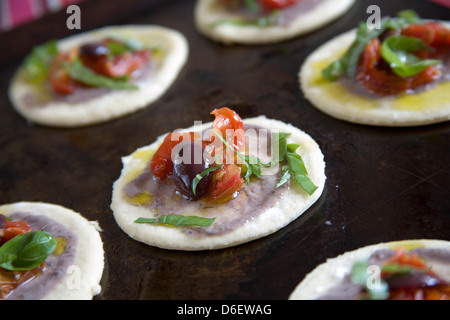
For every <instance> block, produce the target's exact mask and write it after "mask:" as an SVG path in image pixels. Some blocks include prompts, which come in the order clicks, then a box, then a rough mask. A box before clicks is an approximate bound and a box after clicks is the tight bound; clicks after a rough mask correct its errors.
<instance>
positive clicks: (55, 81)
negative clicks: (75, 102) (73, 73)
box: [49, 50, 79, 94]
mask: <svg viewBox="0 0 450 320" xmlns="http://www.w3.org/2000/svg"><path fill="white" fill-rule="evenodd" d="M76 56H77V51H76V50H73V51H71V52H69V53H60V54H59V55H58V56H57V57H56V58H55V60H54V61H53V62H52V64H51V65H50V75H49V78H50V85H51V86H52V88H53V90H54V91H55V92H56V93H60V94H71V93H72V92H74V91H75V89H76V88H77V87H78V86H79V83H78V82H77V81H75V80H73V79H72V78H70V76H69V74H68V73H67V72H66V70H65V69H64V68H63V64H64V63H68V62H72V61H73V60H74V59H75V58H76Z"/></svg>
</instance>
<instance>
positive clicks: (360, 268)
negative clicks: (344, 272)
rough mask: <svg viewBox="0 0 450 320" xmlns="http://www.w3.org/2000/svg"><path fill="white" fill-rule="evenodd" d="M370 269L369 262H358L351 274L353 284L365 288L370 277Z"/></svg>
mask: <svg viewBox="0 0 450 320" xmlns="http://www.w3.org/2000/svg"><path fill="white" fill-rule="evenodd" d="M368 268H369V263H368V261H367V260H360V261H357V262H356V263H355V264H354V265H353V267H352V272H351V280H352V282H353V283H356V284H361V285H363V286H365V285H366V284H367V279H368V278H369V275H368V274H367V269H368Z"/></svg>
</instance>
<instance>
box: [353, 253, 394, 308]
mask: <svg viewBox="0 0 450 320" xmlns="http://www.w3.org/2000/svg"><path fill="white" fill-rule="evenodd" d="M368 268H369V263H368V261H367V260H360V261H357V262H356V263H355V264H354V265H353V267H352V271H351V274H350V278H351V280H352V282H353V283H355V284H359V285H362V286H363V287H364V289H365V290H366V292H367V293H368V296H367V297H366V296H363V297H362V298H363V299H364V298H368V299H370V300H385V299H387V298H388V297H389V286H388V284H387V283H386V282H385V281H384V280H382V279H380V281H379V285H377V286H373V287H369V286H368V280H369V273H368V272H367V270H368Z"/></svg>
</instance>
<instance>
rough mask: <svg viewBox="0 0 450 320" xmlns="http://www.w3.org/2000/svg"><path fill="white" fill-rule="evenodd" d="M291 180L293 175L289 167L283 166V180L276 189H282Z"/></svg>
mask: <svg viewBox="0 0 450 320" xmlns="http://www.w3.org/2000/svg"><path fill="white" fill-rule="evenodd" d="M290 179H291V173H290V172H289V166H283V167H282V168H281V179H280V181H279V182H278V183H277V184H276V185H275V189H277V188H279V187H281V186H282V185H283V184H285V183H286V182H288V181H289V180H290Z"/></svg>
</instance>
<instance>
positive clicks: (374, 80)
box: [356, 38, 441, 96]
mask: <svg viewBox="0 0 450 320" xmlns="http://www.w3.org/2000/svg"><path fill="white" fill-rule="evenodd" d="M381 60H382V58H381V42H380V40H379V39H378V38H374V39H372V41H370V42H369V43H368V44H367V46H366V48H365V49H364V51H363V53H362V54H361V57H360V60H359V63H358V68H357V74H356V78H357V80H358V81H359V82H360V83H361V84H362V85H363V86H364V87H366V88H367V89H368V90H369V91H370V92H372V93H375V94H378V95H381V96H389V95H397V94H401V93H404V92H406V91H408V90H414V89H416V88H417V87H419V86H421V85H424V84H427V83H430V82H433V81H435V80H436V79H437V78H439V77H440V76H441V71H440V70H439V69H438V68H436V67H434V66H430V67H428V68H426V69H425V70H424V71H422V72H421V73H419V74H416V75H415V76H412V77H407V78H404V77H400V76H398V75H396V74H395V73H393V72H392V71H391V70H390V69H387V68H383V66H382V63H381Z"/></svg>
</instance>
